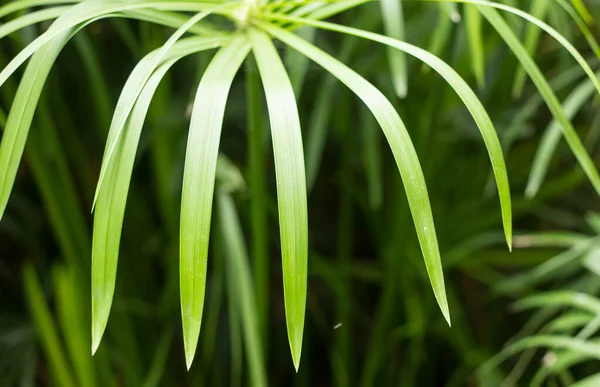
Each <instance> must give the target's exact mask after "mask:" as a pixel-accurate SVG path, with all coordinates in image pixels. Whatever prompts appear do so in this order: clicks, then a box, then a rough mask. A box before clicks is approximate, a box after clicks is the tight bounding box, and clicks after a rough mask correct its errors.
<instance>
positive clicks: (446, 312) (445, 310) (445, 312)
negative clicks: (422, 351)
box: [440, 303, 452, 327]
mask: <svg viewBox="0 0 600 387" xmlns="http://www.w3.org/2000/svg"><path fill="white" fill-rule="evenodd" d="M440 308H441V309H442V314H443V315H444V319H445V320H446V322H447V323H448V326H449V327H452V319H451V318H450V309H449V308H448V303H444V304H443V305H440Z"/></svg>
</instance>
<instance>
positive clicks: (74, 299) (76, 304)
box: [52, 266, 97, 387]
mask: <svg viewBox="0 0 600 387" xmlns="http://www.w3.org/2000/svg"><path fill="white" fill-rule="evenodd" d="M52 274H53V279H54V281H53V282H54V292H55V297H56V306H57V311H58V321H59V323H60V326H61V329H62V333H63V337H64V339H65V344H66V347H67V350H68V352H69V355H70V358H71V362H72V364H73V368H74V370H75V374H76V375H77V378H78V381H79V383H78V385H79V386H81V387H92V386H95V385H97V383H96V381H95V375H94V365H93V363H92V358H91V357H90V353H89V352H88V351H89V331H88V325H87V324H84V323H83V321H82V320H83V319H82V318H81V317H82V316H83V313H82V310H81V305H82V300H81V298H80V297H82V296H83V294H81V293H80V292H78V287H77V282H76V281H75V278H76V277H75V276H74V271H73V270H69V269H68V268H66V267H62V266H56V267H54V268H53V270H52ZM86 296H87V295H86ZM86 312H87V310H86Z"/></svg>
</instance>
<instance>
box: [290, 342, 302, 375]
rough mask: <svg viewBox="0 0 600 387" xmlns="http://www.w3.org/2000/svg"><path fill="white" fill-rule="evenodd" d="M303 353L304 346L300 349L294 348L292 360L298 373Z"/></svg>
mask: <svg viewBox="0 0 600 387" xmlns="http://www.w3.org/2000/svg"><path fill="white" fill-rule="evenodd" d="M301 354H302V347H300V348H298V349H294V348H292V361H293V362H294V369H295V370H296V373H298V370H299V369H300V357H301Z"/></svg>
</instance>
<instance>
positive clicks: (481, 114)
mask: <svg viewBox="0 0 600 387" xmlns="http://www.w3.org/2000/svg"><path fill="white" fill-rule="evenodd" d="M264 16H266V17H268V18H272V19H276V20H277V19H279V20H288V21H292V22H296V23H300V24H308V25H313V26H315V27H319V28H322V29H326V30H331V31H337V32H341V33H344V34H349V35H354V36H358V37H361V38H365V39H369V40H373V41H375V42H379V43H382V44H385V45H388V46H392V47H395V48H396V49H398V50H402V51H405V52H406V53H407V54H409V55H412V56H414V57H416V58H418V59H419V60H421V61H423V62H425V63H427V64H428V65H429V66H431V67H432V68H433V69H434V70H435V71H437V72H438V73H439V74H440V75H441V76H442V77H443V78H444V79H445V80H446V81H447V82H448V83H449V84H450V86H452V88H453V89H454V91H455V92H456V93H457V94H458V95H459V96H460V98H461V99H462V101H463V103H464V104H465V106H466V107H467V109H468V110H469V111H470V113H471V115H472V116H473V118H474V120H475V122H476V123H477V126H478V127H479V130H480V132H481V135H482V137H483V140H484V142H485V145H486V147H487V150H488V154H489V157H490V161H491V164H492V169H493V171H494V175H495V177H496V184H497V187H498V192H499V196H500V204H501V207H502V221H503V225H504V233H505V236H506V241H507V244H508V246H509V248H511V246H512V213H511V204H510V203H511V199H510V189H509V184H508V176H507V174H506V166H505V163H504V157H503V156H502V148H501V146H500V141H499V140H498V136H497V135H496V131H495V130H494V126H493V124H492V121H491V120H490V117H489V116H488V114H487V112H486V110H485V108H484V107H483V105H482V104H481V102H480V101H479V99H478V98H477V96H476V95H475V93H474V92H473V90H471V88H470V87H469V85H468V84H467V83H466V82H465V81H464V80H463V79H462V78H461V77H460V75H458V74H457V73H456V71H454V70H453V69H452V68H451V67H450V66H448V64H446V63H445V62H444V61H442V60H441V59H439V58H438V57H436V56H434V55H432V54H431V53H429V52H427V51H425V50H423V49H421V48H419V47H416V46H413V45H411V44H408V43H405V42H400V41H398V40H394V39H391V38H388V37H386V36H382V35H378V34H375V33H372V32H368V31H363V30H359V29H356V28H351V27H344V26H341V25H338V24H333V23H327V22H320V21H315V20H308V19H301V18H292V17H288V16H281V15H274V14H264Z"/></svg>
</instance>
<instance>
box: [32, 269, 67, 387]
mask: <svg viewBox="0 0 600 387" xmlns="http://www.w3.org/2000/svg"><path fill="white" fill-rule="evenodd" d="M23 286H24V287H25V289H24V290H25V296H26V297H27V303H28V304H29V308H30V310H31V314H32V316H33V322H34V326H35V330H36V333H37V335H38V338H39V340H40V342H41V345H42V348H43V349H44V352H45V355H46V357H47V358H48V363H49V365H50V369H51V370H52V372H53V374H54V375H53V376H54V377H55V379H56V381H57V382H58V383H59V384H60V385H61V386H65V387H75V386H76V384H75V382H74V379H73V376H72V375H71V370H70V369H69V364H68V362H67V357H66V355H65V352H64V349H63V347H62V344H61V342H60V338H59V336H58V332H57V331H56V327H55V326H54V321H53V320H52V314H51V313H50V309H49V307H48V304H47V303H46V301H45V300H44V292H43V290H42V285H41V284H40V280H39V279H38V277H37V275H36V273H35V267H34V266H33V264H31V263H27V264H25V265H24V266H23Z"/></svg>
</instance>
